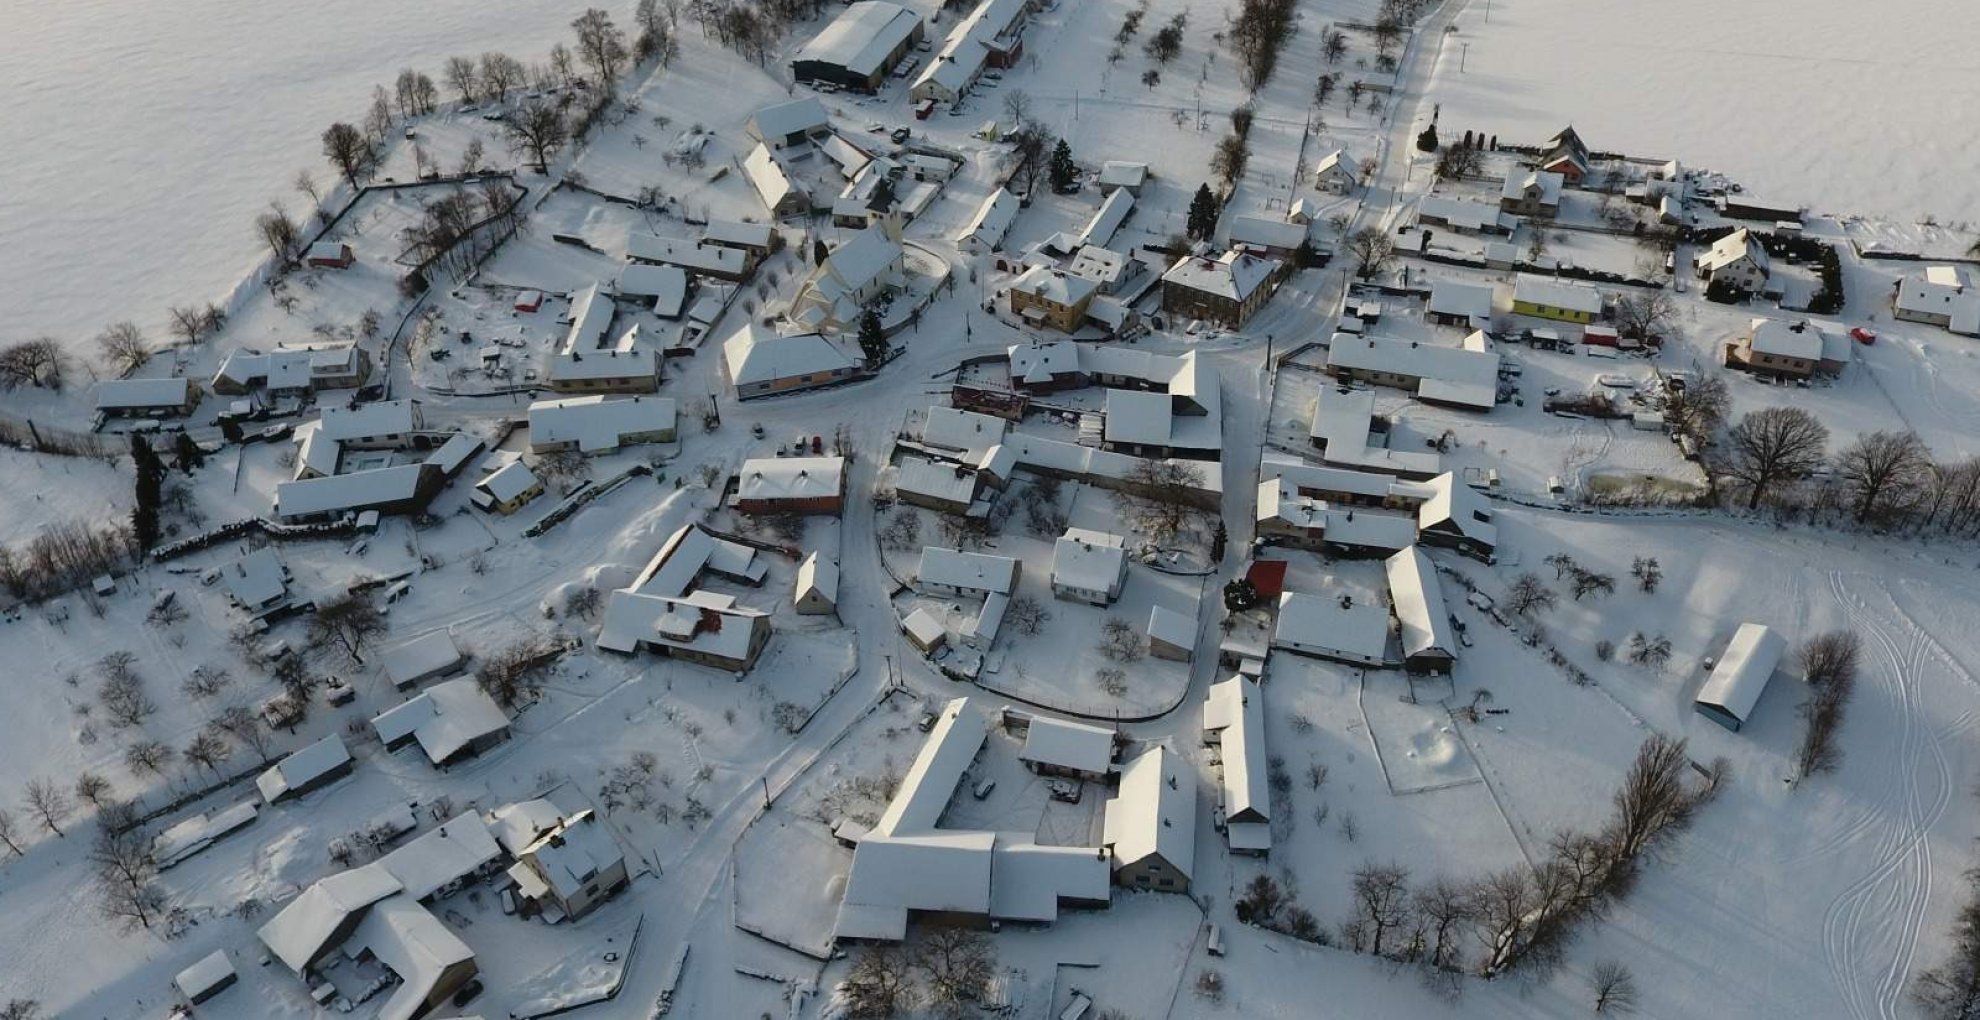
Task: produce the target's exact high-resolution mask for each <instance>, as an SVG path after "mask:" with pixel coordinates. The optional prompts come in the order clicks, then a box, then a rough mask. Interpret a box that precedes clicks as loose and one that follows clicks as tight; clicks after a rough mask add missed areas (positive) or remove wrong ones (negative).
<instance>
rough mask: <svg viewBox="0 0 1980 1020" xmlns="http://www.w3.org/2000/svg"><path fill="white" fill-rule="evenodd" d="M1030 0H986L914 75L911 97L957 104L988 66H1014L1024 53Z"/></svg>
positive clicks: (915, 100) (909, 94)
mask: <svg viewBox="0 0 1980 1020" xmlns="http://www.w3.org/2000/svg"><path fill="white" fill-rule="evenodd" d="M1031 10H1032V4H1031V3H1030V2H1029V0H982V2H981V3H979V4H977V5H976V9H975V10H972V11H971V12H970V13H969V14H967V15H965V16H964V17H963V19H962V20H961V21H958V22H957V23H956V27H955V28H954V30H952V31H951V32H950V33H949V37H948V40H947V41H946V42H944V43H943V44H942V48H941V49H940V50H937V51H936V53H935V56H934V58H933V59H931V60H930V61H929V62H928V66H927V67H925V68H922V70H921V73H920V74H918V75H916V76H915V79H914V84H913V85H912V86H910V87H909V89H908V98H909V99H911V100H913V101H914V102H916V103H923V102H931V101H932V102H937V103H942V104H945V105H950V106H953V105H954V104H955V102H956V101H957V100H958V99H961V98H962V97H963V96H964V95H965V94H967V93H968V91H969V88H970V86H972V85H974V84H976V80H977V79H978V78H979V77H981V76H982V75H983V72H984V71H985V70H987V69H989V68H993V67H1010V66H1012V65H1013V64H1015V63H1016V62H1017V59H1018V58H1019V57H1020V56H1022V55H1023V53H1024V28H1025V24H1026V22H1027V21H1028V20H1029V17H1030V14H1031Z"/></svg>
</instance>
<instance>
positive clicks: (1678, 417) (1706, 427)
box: [1664, 376, 1732, 446]
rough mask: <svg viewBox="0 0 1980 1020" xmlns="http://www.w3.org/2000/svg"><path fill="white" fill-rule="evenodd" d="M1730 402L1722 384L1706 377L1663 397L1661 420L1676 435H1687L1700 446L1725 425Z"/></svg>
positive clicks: (1724, 382)
mask: <svg viewBox="0 0 1980 1020" xmlns="http://www.w3.org/2000/svg"><path fill="white" fill-rule="evenodd" d="M1731 403H1732V397H1731V395H1730V394H1729V393H1727V392H1726V381H1725V380H1724V379H1721V378H1719V377H1718V376H1707V377H1705V378H1703V379H1699V380H1697V381H1695V382H1693V383H1692V384H1691V385H1689V386H1686V387H1685V388H1684V389H1683V390H1681V391H1679V392H1677V393H1673V394H1671V395H1670V396H1668V397H1666V398H1665V400H1664V421H1665V423H1666V424H1667V425H1669V426H1670V427H1671V428H1672V429H1674V430H1676V432H1677V434H1678V435H1681V436H1688V437H1690V438H1691V441H1692V442H1694V443H1697V444H1699V445H1700V446H1703V445H1704V444H1705V442H1706V441H1707V440H1709V439H1710V438H1711V437H1712V434H1713V433H1714V432H1717V431H1718V430H1719V426H1720V425H1723V424H1725V420H1726V409H1727V408H1728V407H1729V406H1731Z"/></svg>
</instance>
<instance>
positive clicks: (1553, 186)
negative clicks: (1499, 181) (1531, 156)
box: [1499, 170, 1567, 205]
mask: <svg viewBox="0 0 1980 1020" xmlns="http://www.w3.org/2000/svg"><path fill="white" fill-rule="evenodd" d="M1566 182H1567V178H1565V177H1562V176H1561V175H1560V174H1557V173H1554V172H1553V171H1551V170H1529V171H1527V172H1526V173H1523V174H1510V175H1508V176H1507V177H1506V186H1505V187H1504V188H1502V189H1500V191H1499V195H1500V197H1501V198H1510V199H1514V200H1518V201H1525V200H1527V195H1528V193H1529V192H1531V193H1533V200H1534V201H1537V202H1539V203H1540V204H1541V205H1560V204H1561V186H1562V185H1563V184H1565V183H1566Z"/></svg>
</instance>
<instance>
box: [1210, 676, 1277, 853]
mask: <svg viewBox="0 0 1980 1020" xmlns="http://www.w3.org/2000/svg"><path fill="white" fill-rule="evenodd" d="M1203 729H1204V732H1205V735H1206V736H1208V735H1210V734H1215V735H1216V738H1217V740H1218V743H1219V745H1220V747H1221V748H1222V751H1223V753H1222V755H1221V758H1222V760H1223V772H1224V784H1223V785H1224V820H1225V821H1226V822H1270V821H1271V818H1272V795H1271V791H1270V789H1269V788H1268V787H1267V786H1266V781H1267V778H1268V776H1267V770H1266V761H1265V697H1264V695H1263V694H1261V693H1260V692H1259V690H1258V684H1257V683H1255V682H1253V681H1252V680H1250V679H1249V678H1247V677H1242V676H1233V677H1231V678H1230V679H1228V680H1225V681H1223V682H1221V683H1215V684H1211V685H1210V696H1209V698H1208V699H1206V701H1205V703H1204V706H1203ZM1247 849H1264V848H1263V847H1247Z"/></svg>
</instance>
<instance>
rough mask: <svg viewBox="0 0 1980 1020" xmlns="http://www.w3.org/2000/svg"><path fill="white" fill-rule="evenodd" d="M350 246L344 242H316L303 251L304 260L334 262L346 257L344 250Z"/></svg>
mask: <svg viewBox="0 0 1980 1020" xmlns="http://www.w3.org/2000/svg"><path fill="white" fill-rule="evenodd" d="M349 247H350V245H348V244H345V243H344V242H342V241H316V242H314V243H312V244H311V245H310V246H309V247H308V248H307V249H305V250H304V251H303V258H304V259H325V260H334V259H341V258H343V257H344V250H345V249H347V248H349Z"/></svg>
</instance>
